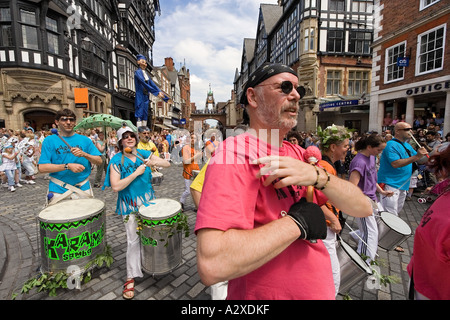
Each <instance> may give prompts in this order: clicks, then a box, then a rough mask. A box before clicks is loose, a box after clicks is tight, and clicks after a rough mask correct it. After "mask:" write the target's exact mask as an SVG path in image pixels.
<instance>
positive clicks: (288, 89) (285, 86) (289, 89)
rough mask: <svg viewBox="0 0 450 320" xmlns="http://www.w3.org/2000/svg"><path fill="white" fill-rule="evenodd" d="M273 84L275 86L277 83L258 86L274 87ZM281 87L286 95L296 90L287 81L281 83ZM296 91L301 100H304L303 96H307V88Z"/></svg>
mask: <svg viewBox="0 0 450 320" xmlns="http://www.w3.org/2000/svg"><path fill="white" fill-rule="evenodd" d="M273 84H275V83H268V84H258V85H257V86H268V85H273ZM279 85H280V89H281V91H282V92H283V93H284V94H290V93H291V92H292V90H293V89H294V84H293V83H292V82H291V81H289V80H285V81H283V82H281V83H280V84H279ZM257 86H256V87H257ZM295 90H296V91H297V93H298V94H299V95H300V98H303V96H304V95H305V88H304V87H302V86H298V87H296V88H295Z"/></svg>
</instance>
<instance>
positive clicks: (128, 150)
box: [123, 147, 146, 164]
mask: <svg viewBox="0 0 450 320" xmlns="http://www.w3.org/2000/svg"><path fill="white" fill-rule="evenodd" d="M123 151H125V152H126V153H129V154H132V155H134V156H136V157H137V158H139V159H141V160H142V162H144V164H145V162H146V160H145V159H144V158H142V157H141V156H140V155H137V154H134V153H133V150H132V149H131V148H130V147H126V148H125V149H123Z"/></svg>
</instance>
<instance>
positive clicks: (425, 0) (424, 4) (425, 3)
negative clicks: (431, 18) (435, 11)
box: [420, 0, 440, 10]
mask: <svg viewBox="0 0 450 320" xmlns="http://www.w3.org/2000/svg"><path fill="white" fill-rule="evenodd" d="M439 1H440V0H420V10H423V9H426V8H428V7H429V6H432V5H433V4H435V3H436V2H439Z"/></svg>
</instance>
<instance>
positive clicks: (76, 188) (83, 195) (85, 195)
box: [48, 177, 94, 205]
mask: <svg viewBox="0 0 450 320" xmlns="http://www.w3.org/2000/svg"><path fill="white" fill-rule="evenodd" d="M50 181H52V182H53V183H55V184H57V185H59V186H60V187H62V188H65V189H67V191H66V192H64V193H63V194H62V195H61V196H59V197H53V198H52V199H51V200H50V202H49V203H48V205H52V204H55V203H57V202H59V201H61V200H64V199H66V198H68V197H70V196H71V195H72V194H73V193H76V194H78V195H79V196H80V197H81V198H93V197H94V196H93V195H92V194H91V193H89V192H86V191H83V190H81V189H80V187H81V186H82V185H84V184H85V183H86V182H88V181H89V177H88V178H86V179H85V180H84V181H82V182H79V183H77V184H76V185H75V186H72V185H71V184H68V183H66V182H63V181H61V180H59V179H56V178H54V177H50Z"/></svg>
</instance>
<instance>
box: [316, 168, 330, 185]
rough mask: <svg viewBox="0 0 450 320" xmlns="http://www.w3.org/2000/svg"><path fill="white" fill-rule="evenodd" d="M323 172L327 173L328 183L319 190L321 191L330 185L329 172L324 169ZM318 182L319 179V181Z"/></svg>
mask: <svg viewBox="0 0 450 320" xmlns="http://www.w3.org/2000/svg"><path fill="white" fill-rule="evenodd" d="M323 171H325V173H326V174H327V182H325V184H324V185H323V187H322V188H318V189H319V190H323V189H325V187H326V186H327V185H328V182H330V174H329V173H328V171H327V170H325V169H323ZM317 180H318V179H317Z"/></svg>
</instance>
